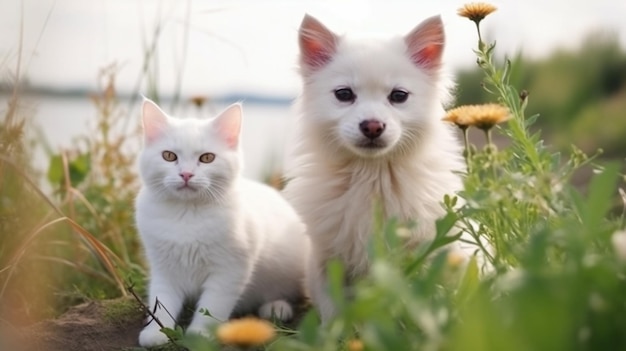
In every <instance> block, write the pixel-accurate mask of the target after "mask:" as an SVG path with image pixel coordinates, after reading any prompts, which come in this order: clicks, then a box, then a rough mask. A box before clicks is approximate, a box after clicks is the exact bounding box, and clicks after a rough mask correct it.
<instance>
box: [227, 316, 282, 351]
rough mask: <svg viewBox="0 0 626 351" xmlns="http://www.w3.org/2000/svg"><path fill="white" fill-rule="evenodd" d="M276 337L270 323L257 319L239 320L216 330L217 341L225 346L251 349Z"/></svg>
mask: <svg viewBox="0 0 626 351" xmlns="http://www.w3.org/2000/svg"><path fill="white" fill-rule="evenodd" d="M275 335H276V331H275V330H274V327H273V326H272V324H271V323H269V322H267V321H264V320H261V319H258V318H250V317H248V318H241V319H236V320H232V321H230V322H227V323H224V324H222V325H220V326H219V327H218V328H217V331H216V336H217V339H218V340H219V341H220V342H221V343H223V344H226V345H235V346H241V347H251V346H258V345H262V344H264V343H266V342H268V341H270V340H271V339H273V338H274V336H275Z"/></svg>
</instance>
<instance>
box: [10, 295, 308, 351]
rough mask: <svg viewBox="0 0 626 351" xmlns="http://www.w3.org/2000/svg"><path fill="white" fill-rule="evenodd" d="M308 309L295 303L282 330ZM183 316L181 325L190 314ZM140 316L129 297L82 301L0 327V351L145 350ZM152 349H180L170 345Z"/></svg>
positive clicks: (134, 301) (190, 311)
mask: <svg viewBox="0 0 626 351" xmlns="http://www.w3.org/2000/svg"><path fill="white" fill-rule="evenodd" d="M309 308H310V304H309V302H308V301H298V302H295V314H296V316H295V318H294V319H293V320H292V321H290V322H289V323H285V324H284V325H283V327H285V328H290V329H294V328H296V327H297V325H298V324H299V322H300V320H301V319H302V317H303V316H304V314H305V313H306V311H308V310H309ZM188 312H189V313H188V315H185V313H184V314H183V316H181V319H182V320H183V323H185V320H187V321H186V322H187V323H188V319H189V318H191V316H192V315H193V309H190V308H189V311H188ZM144 321H145V318H144V314H143V311H142V310H141V308H140V306H139V305H138V303H137V301H136V300H135V299H133V298H132V297H129V298H119V299H115V300H102V301H91V302H86V303H83V304H80V305H77V306H74V307H72V308H70V309H69V310H68V311H67V312H66V313H64V314H63V315H61V316H60V317H58V318H56V319H49V320H45V321H42V322H39V323H36V324H34V325H32V326H29V327H25V328H12V327H10V326H7V325H1V324H0V351H146V349H145V348H142V347H140V346H139V345H138V344H137V338H138V336H139V332H140V331H141V329H142V328H143V326H144ZM154 350H159V351H165V350H180V348H179V347H176V346H175V345H173V344H168V345H164V346H163V347H158V348H155V349H154Z"/></svg>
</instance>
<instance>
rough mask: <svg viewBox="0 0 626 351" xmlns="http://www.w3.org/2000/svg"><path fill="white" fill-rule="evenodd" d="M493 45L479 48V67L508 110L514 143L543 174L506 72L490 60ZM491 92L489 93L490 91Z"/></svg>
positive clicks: (516, 96) (509, 125)
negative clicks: (510, 116) (510, 115)
mask: <svg viewBox="0 0 626 351" xmlns="http://www.w3.org/2000/svg"><path fill="white" fill-rule="evenodd" d="M492 48H493V45H491V46H490V47H489V48H487V49H485V48H484V47H483V48H479V50H478V51H477V54H478V59H479V61H480V62H481V63H482V64H481V65H480V67H481V68H482V69H483V70H484V71H485V73H486V74H487V77H488V80H487V82H488V83H489V84H490V85H491V86H492V87H493V88H495V90H496V92H497V94H496V95H498V96H499V98H500V99H501V100H502V102H503V103H504V104H505V105H506V106H507V107H508V108H509V111H510V112H511V114H512V116H513V118H512V119H511V120H510V121H509V123H508V127H509V131H510V133H511V137H512V138H513V140H514V142H516V143H518V144H519V146H520V148H521V149H522V150H523V151H524V153H525V154H526V156H527V157H528V159H529V160H530V163H531V165H532V166H533V169H534V170H535V171H537V172H538V173H540V174H542V173H543V166H542V164H541V162H540V159H539V153H538V150H537V148H536V147H535V145H534V144H533V143H532V141H531V139H530V137H529V136H528V133H527V130H526V125H525V123H524V122H525V117H524V113H523V111H522V109H521V104H520V101H519V96H518V94H516V93H515V91H514V89H513V87H511V86H510V85H509V84H508V70H505V71H500V70H498V69H497V68H496V66H495V64H494V63H493V60H492V54H491V50H492ZM488 91H489V90H488ZM490 92H491V91H490Z"/></svg>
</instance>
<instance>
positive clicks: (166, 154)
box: [161, 150, 178, 162]
mask: <svg viewBox="0 0 626 351" xmlns="http://www.w3.org/2000/svg"><path fill="white" fill-rule="evenodd" d="M161 156H163V159H164V160H165V161H167V162H174V161H176V160H177V159H178V156H176V154H175V153H173V152H171V151H167V150H166V151H163V153H162V154H161Z"/></svg>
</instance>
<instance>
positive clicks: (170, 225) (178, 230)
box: [136, 100, 308, 347]
mask: <svg viewBox="0 0 626 351" xmlns="http://www.w3.org/2000/svg"><path fill="white" fill-rule="evenodd" d="M142 113H143V126H144V148H143V150H142V152H141V155H140V158H139V168H140V174H141V178H142V180H143V187H142V188H141V191H140V192H139V194H138V196H137V200H136V222H137V228H138V230H139V234H140V236H141V240H142V242H143V245H144V247H145V252H146V256H147V259H148V263H149V265H150V286H149V295H150V296H149V299H150V300H149V304H150V308H151V309H154V308H155V301H156V300H157V299H158V301H159V302H160V303H161V304H162V305H163V306H164V307H165V308H160V307H158V306H157V308H156V316H157V317H158V319H159V320H160V321H161V322H162V323H163V324H164V325H165V326H166V327H170V328H171V327H173V326H174V325H175V320H174V319H173V318H172V317H171V316H173V317H174V318H176V317H177V316H178V314H179V312H180V311H181V308H182V307H183V302H184V301H186V300H188V299H192V300H193V299H197V301H198V302H197V307H198V309H199V308H205V309H207V310H208V311H209V313H210V314H211V315H212V316H213V317H214V318H215V319H213V318H210V317H207V316H204V315H203V314H201V313H200V312H198V311H197V312H196V313H195V315H194V316H193V319H192V321H191V324H190V325H189V327H188V329H187V331H188V332H196V333H207V332H208V329H207V328H208V326H209V325H210V324H211V323H216V322H217V320H219V321H224V320H227V319H228V318H229V317H230V316H231V314H233V312H235V313H237V314H242V313H249V312H258V313H259V315H260V316H261V317H263V318H268V317H271V316H272V314H274V315H275V317H277V318H280V319H282V320H286V319H289V318H291V317H292V315H293V311H292V307H291V306H290V304H289V302H290V301H295V300H297V299H299V298H301V297H302V294H303V279H304V278H303V276H304V269H305V262H306V255H307V250H308V238H307V237H306V235H305V234H304V232H305V229H304V225H303V224H302V222H301V221H300V219H299V217H298V216H297V215H296V213H295V211H294V210H293V209H292V208H291V207H290V206H289V204H288V203H287V202H286V201H285V200H284V199H283V198H282V197H281V196H280V194H279V193H278V192H276V191H275V190H273V189H272V188H270V187H268V186H265V185H263V184H260V183H255V182H252V181H249V180H245V179H242V178H241V177H240V168H241V156H240V151H239V146H238V145H239V134H240V126H241V114H242V111H241V106H240V105H238V104H235V105H232V106H230V107H229V108H228V109H226V110H225V111H224V112H223V113H221V114H220V115H219V116H218V117H216V118H215V119H212V120H202V119H191V118H190V119H176V118H172V117H169V116H167V115H166V114H165V113H163V112H162V111H161V110H160V109H159V107H158V106H157V105H156V104H154V103H153V102H152V101H149V100H146V101H144V103H143V111H142ZM166 310H167V311H166ZM168 312H169V314H168ZM170 314H171V316H170ZM166 342H167V337H166V336H165V334H163V333H161V332H160V327H159V326H158V324H157V323H156V322H154V321H152V322H151V323H150V324H148V325H147V326H146V327H145V328H144V330H143V331H142V332H141V334H140V335H139V344H140V345H141V346H144V347H146V346H154V345H159V344H163V343H166Z"/></svg>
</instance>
